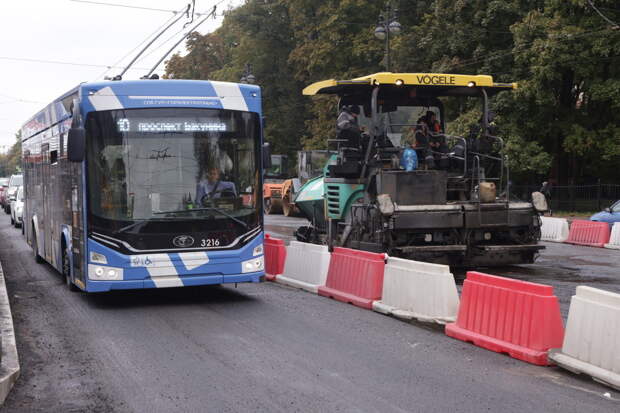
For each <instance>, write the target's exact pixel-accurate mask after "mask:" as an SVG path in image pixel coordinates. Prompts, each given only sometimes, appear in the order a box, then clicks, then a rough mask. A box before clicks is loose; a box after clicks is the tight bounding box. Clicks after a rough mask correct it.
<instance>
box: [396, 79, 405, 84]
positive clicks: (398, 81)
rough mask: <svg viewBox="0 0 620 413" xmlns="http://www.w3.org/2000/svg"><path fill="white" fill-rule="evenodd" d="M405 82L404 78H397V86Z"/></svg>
mask: <svg viewBox="0 0 620 413" xmlns="http://www.w3.org/2000/svg"><path fill="white" fill-rule="evenodd" d="M403 84H405V82H404V81H403V80H402V79H396V86H402V85H403Z"/></svg>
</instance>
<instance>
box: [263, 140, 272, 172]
mask: <svg viewBox="0 0 620 413" xmlns="http://www.w3.org/2000/svg"><path fill="white" fill-rule="evenodd" d="M269 168H271V145H270V144H269V143H268V142H265V143H263V169H269Z"/></svg>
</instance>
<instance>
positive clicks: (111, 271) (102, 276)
mask: <svg viewBox="0 0 620 413" xmlns="http://www.w3.org/2000/svg"><path fill="white" fill-rule="evenodd" d="M88 278H89V279H91V280H94V281H113V280H122V279H123V269H122V268H116V267H106V266H103V265H94V264H88Z"/></svg>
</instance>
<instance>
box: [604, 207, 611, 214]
mask: <svg viewBox="0 0 620 413" xmlns="http://www.w3.org/2000/svg"><path fill="white" fill-rule="evenodd" d="M603 211H605V212H609V213H611V209H610V208H605V209H604V210H603Z"/></svg>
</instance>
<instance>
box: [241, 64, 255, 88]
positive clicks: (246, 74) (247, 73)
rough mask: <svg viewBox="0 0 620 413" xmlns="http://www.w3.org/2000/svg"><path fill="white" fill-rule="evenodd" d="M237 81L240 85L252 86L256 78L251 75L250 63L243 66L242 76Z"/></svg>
mask: <svg viewBox="0 0 620 413" xmlns="http://www.w3.org/2000/svg"><path fill="white" fill-rule="evenodd" d="M239 81H240V82H241V83H249V84H253V83H254V82H256V77H254V75H253V74H252V65H251V64H250V63H246V64H245V69H244V71H243V75H242V76H241V79H239Z"/></svg>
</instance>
